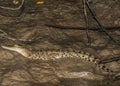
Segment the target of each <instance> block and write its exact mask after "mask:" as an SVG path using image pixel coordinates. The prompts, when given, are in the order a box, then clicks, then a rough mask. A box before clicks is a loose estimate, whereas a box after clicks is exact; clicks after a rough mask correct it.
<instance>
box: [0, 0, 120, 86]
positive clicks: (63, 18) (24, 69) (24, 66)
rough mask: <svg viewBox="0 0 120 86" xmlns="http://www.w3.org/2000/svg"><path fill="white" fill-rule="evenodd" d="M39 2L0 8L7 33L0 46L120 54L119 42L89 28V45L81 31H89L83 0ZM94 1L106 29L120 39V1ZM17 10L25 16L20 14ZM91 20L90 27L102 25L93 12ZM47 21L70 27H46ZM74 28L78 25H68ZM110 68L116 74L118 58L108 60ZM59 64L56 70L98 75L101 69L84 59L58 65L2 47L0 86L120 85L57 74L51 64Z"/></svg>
mask: <svg viewBox="0 0 120 86" xmlns="http://www.w3.org/2000/svg"><path fill="white" fill-rule="evenodd" d="M36 1H37V0H34V1H33V0H28V1H25V4H24V10H23V9H21V10H18V11H11V10H5V9H1V10H0V13H1V15H0V29H1V30H4V31H5V32H6V33H7V34H8V36H6V37H2V33H0V34H1V36H0V45H15V44H20V45H22V46H24V47H26V48H32V49H34V50H40V49H48V48H49V49H75V50H83V51H85V52H89V53H91V54H93V55H95V56H96V57H97V58H100V59H105V58H110V57H115V56H120V46H119V45H118V44H116V43H114V42H113V41H112V40H111V39H109V37H108V36H106V34H105V33H104V32H101V31H99V30H95V31H92V30H90V31H89V35H90V38H91V45H90V44H89V43H88V40H87V35H86V31H85V30H79V29H80V28H83V29H85V21H84V14H83V3H82V0H57V1H56V0H44V1H45V4H44V5H36V4H35V2H36ZM90 1H91V2H90V3H91V6H92V7H93V9H94V10H95V13H96V15H97V17H98V18H99V19H100V21H101V22H102V24H103V25H104V26H105V27H106V28H107V31H108V32H109V33H110V35H112V36H113V37H114V38H115V39H116V40H118V39H119V38H120V30H119V29H120V28H119V27H120V10H119V8H120V2H119V0H113V1H108V0H90ZM21 12H22V13H21ZM19 13H21V15H19V16H18V14H19ZM10 16H12V17H10ZM14 16H17V17H14ZM88 18H89V24H90V28H93V29H97V28H98V25H97V24H96V23H95V21H94V20H93V19H92V16H91V15H90V13H89V11H88ZM46 24H51V25H61V26H67V28H68V29H58V28H55V27H54V28H53V27H48V26H46ZM70 27H74V28H76V29H69V28H70ZM10 38H12V39H10ZM13 38H14V39H17V40H13ZM88 64H89V65H88ZM106 66H107V67H108V68H110V69H111V70H113V71H115V72H120V61H113V62H110V63H107V64H106ZM56 67H57V69H56V71H58V70H60V71H65V70H67V71H71V72H80V71H90V72H93V73H95V74H99V73H100V71H98V70H97V67H95V66H94V65H93V64H92V63H88V62H86V61H75V60H64V61H62V62H60V63H51V62H48V63H44V62H40V61H36V60H29V59H26V58H24V57H23V56H22V55H20V54H18V53H16V52H12V51H8V50H5V49H2V48H0V86H119V84H120V81H110V80H102V81H97V80H93V81H89V80H84V79H81V78H77V79H70V78H64V77H63V78H59V77H57V76H56V74H55V73H54V72H53V68H56Z"/></svg>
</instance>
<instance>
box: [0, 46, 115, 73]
mask: <svg viewBox="0 0 120 86" xmlns="http://www.w3.org/2000/svg"><path fill="white" fill-rule="evenodd" d="M1 47H2V48H4V49H8V50H12V51H15V52H18V53H20V54H21V55H23V56H24V57H26V58H29V59H38V60H43V61H50V60H57V59H62V58H79V59H81V60H87V61H90V62H92V63H94V64H95V65H97V66H98V67H99V69H102V70H103V71H104V72H107V73H109V74H113V71H111V70H110V69H108V68H106V66H105V65H104V64H98V63H99V59H97V58H95V57H94V56H93V55H90V54H89V53H85V52H83V51H69V50H41V51H36V52H34V51H30V50H28V49H25V48H23V47H21V46H19V45H15V46H13V47H8V46H1Z"/></svg>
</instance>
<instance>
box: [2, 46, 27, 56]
mask: <svg viewBox="0 0 120 86" xmlns="http://www.w3.org/2000/svg"><path fill="white" fill-rule="evenodd" d="M1 47H2V48H4V49H7V50H11V51H15V52H17V53H19V54H21V55H23V56H24V57H28V56H29V55H28V53H27V50H26V49H24V48H21V47H16V46H14V47H8V46H1Z"/></svg>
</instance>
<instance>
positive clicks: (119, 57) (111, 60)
mask: <svg viewBox="0 0 120 86" xmlns="http://www.w3.org/2000/svg"><path fill="white" fill-rule="evenodd" d="M118 60H120V56H117V57H111V58H107V59H103V60H100V61H99V64H106V63H110V62H113V61H118Z"/></svg>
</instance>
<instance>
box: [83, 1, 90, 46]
mask: <svg viewBox="0 0 120 86" xmlns="http://www.w3.org/2000/svg"><path fill="white" fill-rule="evenodd" d="M83 7H84V8H83V9H84V17H85V24H86V35H87V39H88V43H89V44H90V45H91V38H90V36H89V32H88V30H89V24H88V23H89V22H88V15H87V10H86V4H85V0H83Z"/></svg>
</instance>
